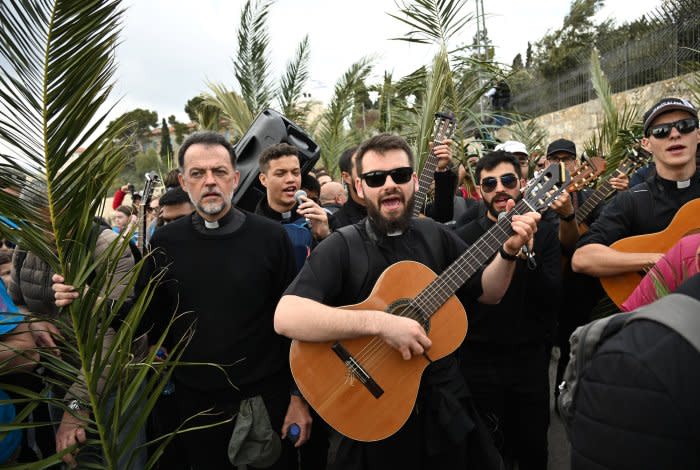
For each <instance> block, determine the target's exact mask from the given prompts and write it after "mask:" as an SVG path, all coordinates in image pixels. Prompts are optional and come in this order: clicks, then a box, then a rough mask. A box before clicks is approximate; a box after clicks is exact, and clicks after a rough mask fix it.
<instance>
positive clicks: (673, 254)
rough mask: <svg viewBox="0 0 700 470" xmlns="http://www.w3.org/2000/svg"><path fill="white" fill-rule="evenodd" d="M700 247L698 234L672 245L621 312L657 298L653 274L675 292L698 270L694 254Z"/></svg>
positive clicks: (699, 261)
mask: <svg viewBox="0 0 700 470" xmlns="http://www.w3.org/2000/svg"><path fill="white" fill-rule="evenodd" d="M698 247H700V233H695V234H692V235H687V236H685V237H683V238H681V239H680V241H679V242H678V243H676V244H675V245H673V248H671V249H670V250H669V251H668V253H666V254H665V255H664V257H663V258H661V259H660V260H659V262H658V263H656V264H655V265H654V267H653V268H652V269H651V270H650V271H649V272H648V273H647V275H646V276H644V278H643V279H642V282H640V283H639V285H638V286H637V288H636V289H635V290H634V291H633V292H632V294H631V295H630V296H629V298H628V299H627V300H625V302H624V303H623V304H622V310H624V311H625V312H630V311H632V310H634V309H636V308H638V307H641V306H643V305H647V304H650V303H652V302H653V301H655V300H656V299H658V298H659V295H658V294H657V293H656V288H655V285H654V278H653V273H656V277H657V279H660V281H661V282H662V284H663V285H665V286H666V287H668V290H669V291H670V292H673V291H675V290H676V289H677V288H678V286H679V285H680V284H681V283H682V282H683V281H684V280H685V279H687V278H689V277H690V276H692V275H693V274H696V273H697V272H698V271H699V270H700V266H698V265H699V264H700V259H698V258H697V256H696V253H697V251H698Z"/></svg>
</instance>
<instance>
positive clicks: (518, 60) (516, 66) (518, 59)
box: [511, 53, 523, 72]
mask: <svg viewBox="0 0 700 470" xmlns="http://www.w3.org/2000/svg"><path fill="white" fill-rule="evenodd" d="M511 68H512V69H513V72H517V71H518V70H521V69H522V68H523V56H522V54H520V53H518V54H517V55H516V56H515V57H513V64H512V65H511Z"/></svg>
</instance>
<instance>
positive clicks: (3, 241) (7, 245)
mask: <svg viewBox="0 0 700 470" xmlns="http://www.w3.org/2000/svg"><path fill="white" fill-rule="evenodd" d="M2 245H5V246H6V247H8V248H9V249H13V248H14V247H15V246H17V245H15V244H14V243H12V242H11V241H10V240H2V243H0V246H2Z"/></svg>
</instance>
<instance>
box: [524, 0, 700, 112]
mask: <svg viewBox="0 0 700 470" xmlns="http://www.w3.org/2000/svg"><path fill="white" fill-rule="evenodd" d="M692 16H693V17H692V18H687V19H685V20H684V21H682V22H678V23H676V24H671V25H664V26H661V27H659V29H656V30H654V31H653V32H651V33H649V34H647V35H646V36H644V37H642V38H640V39H637V40H630V41H628V42H626V43H625V44H623V45H621V46H619V47H616V48H612V49H609V50H607V51H605V52H603V53H601V56H600V64H601V68H602V70H603V72H604V73H605V75H606V77H607V79H608V82H609V83H610V87H611V89H612V92H613V93H617V92H620V91H625V90H629V89H632V88H636V87H639V86H642V85H646V84H649V83H654V82H658V81H661V80H666V79H669V78H673V77H676V76H678V75H682V74H684V73H687V72H689V71H690V70H693V69H697V68H698V64H700V14H698V15H692ZM595 98H596V94H595V90H593V85H592V84H591V74H590V59H586V60H584V61H581V63H580V65H579V66H577V67H576V68H575V69H573V70H571V71H570V72H567V73H565V74H563V75H560V76H559V77H557V78H556V79H550V80H548V79H545V78H543V77H538V76H535V77H534V78H533V79H532V80H531V81H529V82H528V83H527V84H526V85H525V89H522V90H517V89H516V90H513V94H512V97H511V106H512V108H513V110H515V111H517V112H519V113H522V114H525V115H528V116H532V117H536V116H540V115H542V114H546V113H550V112H552V111H557V110H559V109H564V108H568V107H570V106H575V105H577V104H581V103H585V102H587V101H589V100H592V99H595Z"/></svg>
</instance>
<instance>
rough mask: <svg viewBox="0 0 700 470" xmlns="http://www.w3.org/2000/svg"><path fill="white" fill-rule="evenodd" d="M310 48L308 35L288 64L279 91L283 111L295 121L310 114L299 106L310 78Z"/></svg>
mask: <svg viewBox="0 0 700 470" xmlns="http://www.w3.org/2000/svg"><path fill="white" fill-rule="evenodd" d="M309 48H310V46H309V36H308V35H306V36H304V39H302V40H301V42H300V43H299V46H298V47H297V50H296V52H295V54H294V58H293V59H292V60H291V61H289V63H288V64H287V68H286V70H285V73H284V75H283V76H282V79H281V80H280V86H279V90H278V91H277V100H278V101H279V106H280V111H281V113H282V114H283V115H285V116H286V117H287V118H289V119H290V120H291V121H294V122H299V121H301V120H302V119H304V117H305V116H306V115H307V114H308V109H300V108H299V106H298V101H299V97H301V94H302V91H303V87H304V85H305V84H306V82H307V81H308V79H309V53H310V51H309Z"/></svg>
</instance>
